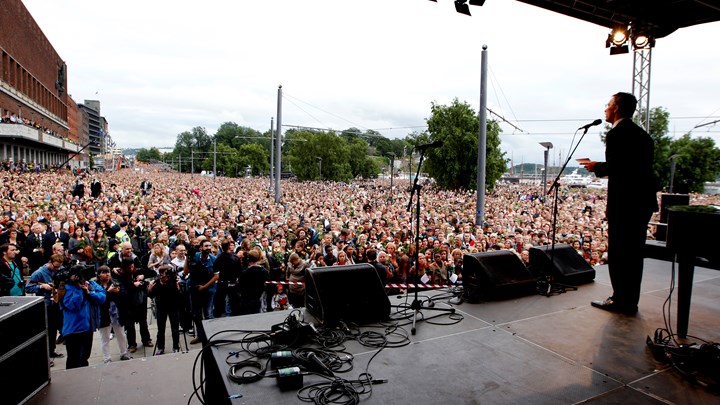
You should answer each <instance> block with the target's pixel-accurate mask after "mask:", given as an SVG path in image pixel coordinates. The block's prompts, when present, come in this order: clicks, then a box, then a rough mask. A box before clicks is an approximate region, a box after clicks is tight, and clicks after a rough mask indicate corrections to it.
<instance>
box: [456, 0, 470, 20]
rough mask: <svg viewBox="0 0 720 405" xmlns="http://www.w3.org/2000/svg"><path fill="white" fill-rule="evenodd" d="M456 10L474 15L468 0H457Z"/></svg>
mask: <svg viewBox="0 0 720 405" xmlns="http://www.w3.org/2000/svg"><path fill="white" fill-rule="evenodd" d="M455 11H457V12H458V13H460V14H465V15H469V16H471V15H472V14H470V7H468V5H467V0H455Z"/></svg>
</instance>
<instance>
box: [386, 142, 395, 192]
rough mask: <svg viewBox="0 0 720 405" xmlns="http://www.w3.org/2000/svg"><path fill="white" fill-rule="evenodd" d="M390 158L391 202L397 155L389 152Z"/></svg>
mask: <svg viewBox="0 0 720 405" xmlns="http://www.w3.org/2000/svg"><path fill="white" fill-rule="evenodd" d="M388 156H390V201H392V199H393V177H395V176H393V169H394V168H395V153H394V152H388Z"/></svg>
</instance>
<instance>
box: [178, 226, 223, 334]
mask: <svg viewBox="0 0 720 405" xmlns="http://www.w3.org/2000/svg"><path fill="white" fill-rule="evenodd" d="M211 250H212V243H211V242H210V241H209V240H203V241H202V242H201V244H200V251H199V252H197V253H195V254H194V255H191V256H189V257H188V259H189V260H186V261H185V268H184V270H183V271H184V273H185V275H186V276H188V277H189V280H190V281H189V287H190V300H191V303H192V313H193V316H192V318H193V322H194V323H195V331H196V332H197V336H196V337H195V339H193V340H191V341H190V344H198V343H201V342H206V341H207V336H206V335H205V329H204V328H203V326H202V320H203V319H213V318H214V314H213V304H214V302H213V300H214V299H215V292H216V282H217V280H218V279H219V278H220V274H219V273H218V272H217V271H215V267H214V265H215V256H213V255H211V254H210V251H211Z"/></svg>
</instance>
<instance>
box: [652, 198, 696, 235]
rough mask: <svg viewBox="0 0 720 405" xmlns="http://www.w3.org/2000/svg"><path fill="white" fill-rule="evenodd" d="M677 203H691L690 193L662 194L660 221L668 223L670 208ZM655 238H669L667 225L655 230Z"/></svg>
mask: <svg viewBox="0 0 720 405" xmlns="http://www.w3.org/2000/svg"><path fill="white" fill-rule="evenodd" d="M676 205H690V195H688V194H660V223H661V224H667V219H668V208H670V207H674V206H676ZM655 240H659V241H666V240H667V225H665V226H662V225H660V226H658V227H657V230H656V231H655Z"/></svg>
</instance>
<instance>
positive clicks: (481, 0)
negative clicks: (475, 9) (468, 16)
mask: <svg viewBox="0 0 720 405" xmlns="http://www.w3.org/2000/svg"><path fill="white" fill-rule="evenodd" d="M483 4H485V0H470V5H471V6H482V5H483Z"/></svg>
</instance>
